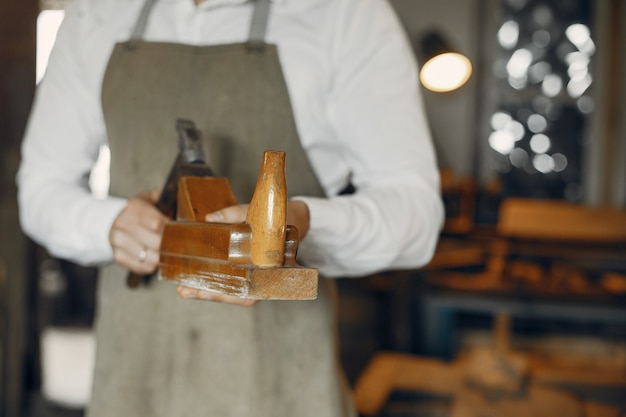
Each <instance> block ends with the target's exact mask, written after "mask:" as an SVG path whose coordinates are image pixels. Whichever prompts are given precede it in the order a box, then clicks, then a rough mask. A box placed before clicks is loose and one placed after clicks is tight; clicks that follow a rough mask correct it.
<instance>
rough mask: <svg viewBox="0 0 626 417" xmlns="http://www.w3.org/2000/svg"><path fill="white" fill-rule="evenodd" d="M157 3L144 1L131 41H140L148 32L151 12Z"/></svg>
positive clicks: (150, 0) (151, 0) (152, 0)
mask: <svg viewBox="0 0 626 417" xmlns="http://www.w3.org/2000/svg"><path fill="white" fill-rule="evenodd" d="M155 1H156V0H145V1H144V3H143V8H142V9H141V13H140V14H139V18H137V22H136V23H135V29H133V33H132V35H130V39H131V40H133V41H139V40H141V39H142V38H143V33H144V31H145V30H146V25H147V24H148V17H149V16H150V11H151V10H152V6H153V5H154V3H155Z"/></svg>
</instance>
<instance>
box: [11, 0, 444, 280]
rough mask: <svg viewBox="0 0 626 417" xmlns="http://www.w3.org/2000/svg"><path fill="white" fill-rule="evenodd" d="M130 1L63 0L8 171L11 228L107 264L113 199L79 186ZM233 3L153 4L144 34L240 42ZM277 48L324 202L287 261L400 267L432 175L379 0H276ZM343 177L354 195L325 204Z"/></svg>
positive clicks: (404, 49) (409, 72)
mask: <svg viewBox="0 0 626 417" xmlns="http://www.w3.org/2000/svg"><path fill="white" fill-rule="evenodd" d="M142 4H143V0H75V3H74V4H73V5H72V6H71V7H70V9H69V10H68V11H67V14H66V18H65V21H64V23H63V25H62V27H61V29H60V31H59V34H58V37H57V43H56V45H55V48H54V50H53V52H52V54H51V57H50V62H49V66H48V70H47V73H46V76H45V77H44V79H43V80H42V82H41V84H40V85H39V87H38V90H37V94H36V99H35V103H34V107H33V111H32V114H31V118H30V121H29V124H28V128H27V131H26V135H25V139H24V142H23V147H22V164H21V166H20V170H19V173H18V177H17V179H18V185H19V202H20V219H21V224H22V227H23V229H24V231H25V232H26V233H27V234H28V235H30V236H31V237H32V238H33V239H34V240H35V241H37V242H39V243H40V244H42V245H43V246H44V247H46V248H47V249H48V251H49V252H50V253H52V254H53V255H55V256H58V257H63V258H68V259H71V260H73V261H75V262H78V263H81V264H98V263H105V262H110V261H111V260H112V249H111V247H110V244H109V240H108V234H109V230H110V228H111V225H112V224H113V221H114V220H115V218H116V216H117V215H118V214H119V212H120V211H121V210H122V209H123V207H124V206H125V204H126V201H125V200H124V199H120V198H117V197H115V196H109V197H107V198H105V199H97V198H95V197H93V196H92V194H91V193H90V191H89V189H88V185H87V182H86V175H88V173H89V171H90V169H91V167H92V165H93V164H94V161H95V159H96V157H97V155H98V150H99V149H100V146H101V145H105V144H106V143H107V139H106V128H105V126H104V121H103V118H102V110H101V107H100V93H101V83H102V79H103V75H104V71H105V68H106V64H107V61H108V58H109V55H110V53H111V51H112V49H113V46H114V44H115V43H116V42H120V41H125V40H127V39H128V38H129V36H130V33H131V31H132V29H133V27H134V24H135V21H136V19H137V16H138V13H139V10H140V9H141V6H142ZM250 17H251V6H250V4H249V3H247V2H245V1H244V0H206V1H204V2H203V3H201V4H200V5H199V6H196V5H195V4H194V2H193V1H192V0H160V1H158V2H157V3H156V5H155V6H154V8H153V10H152V13H151V15H150V19H149V21H148V26H147V29H146V33H145V35H144V39H145V40H148V41H169V42H180V43H188V44H194V45H210V44H223V43H233V42H241V41H244V40H246V39H247V37H248V31H249V22H250ZM266 40H267V41H268V42H270V43H276V44H277V45H278V50H279V54H280V60H281V64H282V66H283V71H284V74H285V78H286V81H287V86H288V89H289V94H290V98H291V100H292V105H293V110H294V117H295V120H296V124H297V128H298V132H299V134H300V140H301V142H302V145H303V147H304V149H305V150H306V152H307V154H308V155H309V158H310V160H311V163H312V165H313V168H314V170H315V172H316V174H317V175H318V177H319V180H320V182H321V184H322V186H323V187H324V189H325V191H326V193H327V195H328V196H329V198H327V199H320V198H310V197H306V196H302V197H296V198H299V199H302V200H304V201H306V203H307V204H308V206H309V210H310V214H311V222H310V230H309V232H308V235H307V236H306V238H305V239H304V240H303V241H302V242H301V243H300V249H299V259H301V260H302V261H303V262H305V263H306V264H308V265H311V266H315V267H318V268H319V269H320V272H321V273H323V274H325V275H328V276H361V275H365V274H369V273H372V272H375V271H379V270H384V269H396V268H413V267H418V266H421V265H423V264H424V263H426V262H427V261H428V260H429V259H430V257H431V256H432V253H433V250H434V246H435V243H436V240H437V237H438V234H439V230H440V227H441V224H442V221H443V209H442V204H441V199H440V195H439V174H438V170H437V167H436V162H435V156H434V152H433V147H432V144H431V139H430V134H429V131H428V126H427V122H426V118H425V114H424V109H423V106H422V101H421V97H420V91H419V89H418V85H417V75H416V65H415V62H414V58H413V55H412V52H411V49H410V45H409V44H408V42H407V40H406V37H405V34H404V31H403V29H402V27H401V25H400V23H399V22H398V20H397V18H396V16H395V15H394V13H393V11H392V9H391V7H390V6H389V4H388V3H387V2H386V1H385V0H275V1H274V4H273V6H272V12H271V15H270V20H269V24H268V32H267V37H266ZM348 181H351V182H352V183H353V184H354V186H355V187H356V188H357V189H358V192H357V193H356V194H354V195H350V196H336V195H337V193H338V192H339V191H340V190H341V189H343V188H344V187H345V186H346V184H347V183H348Z"/></svg>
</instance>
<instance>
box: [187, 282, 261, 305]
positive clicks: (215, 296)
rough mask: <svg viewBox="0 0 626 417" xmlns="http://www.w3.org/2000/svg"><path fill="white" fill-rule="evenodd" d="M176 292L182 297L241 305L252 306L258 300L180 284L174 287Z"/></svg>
mask: <svg viewBox="0 0 626 417" xmlns="http://www.w3.org/2000/svg"><path fill="white" fill-rule="evenodd" d="M176 292H177V293H178V295H179V296H180V297H182V298H187V299H195V300H205V301H214V302H219V303H225V304H233V305H239V306H242V307H252V306H253V305H255V304H256V303H257V302H258V300H250V299H247V298H241V297H236V296H233V295H226V294H221V293H218V292H212V291H202V290H198V289H195V288H189V287H185V286H182V285H179V286H178V287H176Z"/></svg>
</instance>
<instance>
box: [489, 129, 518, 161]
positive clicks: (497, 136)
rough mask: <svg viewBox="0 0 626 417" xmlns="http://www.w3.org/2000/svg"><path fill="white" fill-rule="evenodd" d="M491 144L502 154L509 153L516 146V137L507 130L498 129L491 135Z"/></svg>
mask: <svg viewBox="0 0 626 417" xmlns="http://www.w3.org/2000/svg"><path fill="white" fill-rule="evenodd" d="M489 146H491V147H492V148H493V149H494V150H496V151H497V152H499V153H501V154H502V155H507V154H508V153H509V152H511V151H512V150H513V148H514V147H515V137H514V136H513V134H512V133H511V132H509V131H507V130H496V131H494V132H491V135H489Z"/></svg>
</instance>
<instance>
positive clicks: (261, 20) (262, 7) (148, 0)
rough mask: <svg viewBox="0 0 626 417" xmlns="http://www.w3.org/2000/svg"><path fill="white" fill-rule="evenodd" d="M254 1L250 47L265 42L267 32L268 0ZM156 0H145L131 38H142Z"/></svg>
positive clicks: (258, 45) (135, 39) (249, 39)
mask: <svg viewBox="0 0 626 417" xmlns="http://www.w3.org/2000/svg"><path fill="white" fill-rule="evenodd" d="M251 1H252V2H253V3H254V11H253V13H252V20H251V22H250V34H249V38H248V44H249V45H250V46H251V47H254V48H258V47H260V46H261V45H263V43H264V42H265V33H266V32H267V21H268V19H269V13H270V5H271V3H270V0H251ZM155 2H156V0H145V1H144V3H143V7H142V9H141V13H140V14H139V17H138V18H137V22H136V23H135V28H134V29H133V33H132V34H131V36H130V39H131V40H134V41H137V40H141V39H142V38H143V34H144V32H145V30H146V26H147V24H148V17H150V11H152V6H153V5H154V3H155Z"/></svg>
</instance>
